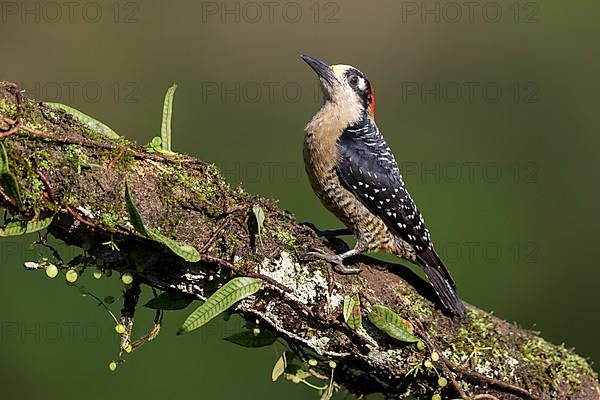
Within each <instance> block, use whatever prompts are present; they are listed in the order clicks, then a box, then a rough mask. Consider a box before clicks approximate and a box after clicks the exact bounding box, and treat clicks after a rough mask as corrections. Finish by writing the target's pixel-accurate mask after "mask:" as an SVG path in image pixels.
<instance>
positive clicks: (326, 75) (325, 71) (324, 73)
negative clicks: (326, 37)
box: [300, 54, 337, 85]
mask: <svg viewBox="0 0 600 400" xmlns="http://www.w3.org/2000/svg"><path fill="white" fill-rule="evenodd" d="M300 57H302V59H303V60H304V61H305V62H306V63H307V64H308V65H310V67H311V68H312V69H313V70H315V72H316V73H317V75H319V76H320V77H321V78H323V79H325V81H327V83H329V84H330V85H333V82H335V81H337V78H336V77H335V75H334V74H333V71H332V70H331V68H330V67H329V65H327V64H325V63H324V62H323V61H321V60H319V59H318V58H314V57H311V56H307V55H306V54H302V55H301V56H300Z"/></svg>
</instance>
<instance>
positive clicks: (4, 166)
mask: <svg viewBox="0 0 600 400" xmlns="http://www.w3.org/2000/svg"><path fill="white" fill-rule="evenodd" d="M0 174H10V169H9V168H8V155H7V154H6V147H4V143H2V142H0Z"/></svg>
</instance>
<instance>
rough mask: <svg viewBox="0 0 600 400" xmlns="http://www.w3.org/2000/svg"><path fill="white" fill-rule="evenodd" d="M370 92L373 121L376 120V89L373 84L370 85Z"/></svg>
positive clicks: (370, 111)
mask: <svg viewBox="0 0 600 400" xmlns="http://www.w3.org/2000/svg"><path fill="white" fill-rule="evenodd" d="M369 90H370V91H371V104H370V105H369V113H370V114H371V119H375V88H374V87H373V84H372V83H369Z"/></svg>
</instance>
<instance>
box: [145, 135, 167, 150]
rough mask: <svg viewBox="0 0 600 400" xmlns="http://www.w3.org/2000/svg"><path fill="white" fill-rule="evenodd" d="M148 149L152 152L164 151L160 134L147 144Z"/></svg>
mask: <svg viewBox="0 0 600 400" xmlns="http://www.w3.org/2000/svg"><path fill="white" fill-rule="evenodd" d="M146 151H149V152H150V153H162V151H163V148H162V140H161V138H159V137H158V136H154V137H153V138H152V141H151V142H150V143H148V144H147V145H146Z"/></svg>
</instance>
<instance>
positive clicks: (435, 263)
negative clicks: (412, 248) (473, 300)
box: [417, 249, 466, 317]
mask: <svg viewBox="0 0 600 400" xmlns="http://www.w3.org/2000/svg"><path fill="white" fill-rule="evenodd" d="M417 261H418V262H419V264H420V265H421V267H422V268H423V271H424V272H425V275H427V278H428V279H429V281H430V282H431V284H432V285H433V289H434V290H435V292H436V294H437V295H438V297H439V299H440V301H441V302H442V305H443V306H444V307H446V308H447V309H448V311H450V312H451V313H452V314H454V315H456V316H459V317H463V316H464V315H465V312H466V310H465V305H464V304H463V302H462V301H461V300H460V298H459V297H458V294H457V293H456V284H455V283H454V280H453V279H452V277H451V276H450V272H448V269H447V268H446V266H445V265H444V263H443V262H442V260H441V259H440V258H439V256H438V255H437V254H436V253H435V251H434V250H433V249H430V250H427V251H425V252H423V253H420V254H418V255H417Z"/></svg>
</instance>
